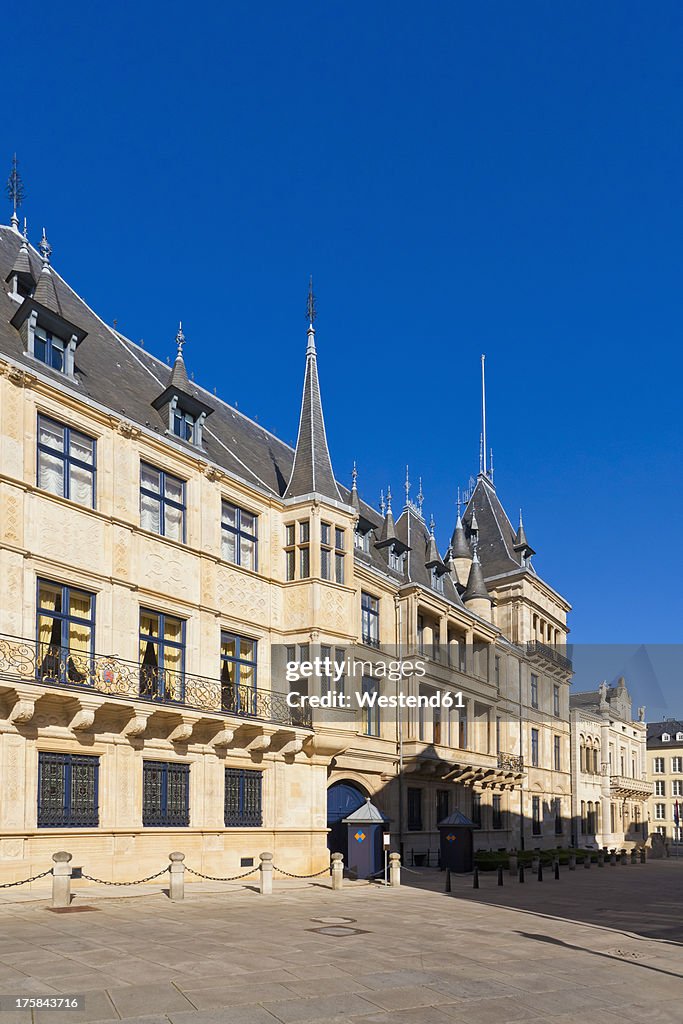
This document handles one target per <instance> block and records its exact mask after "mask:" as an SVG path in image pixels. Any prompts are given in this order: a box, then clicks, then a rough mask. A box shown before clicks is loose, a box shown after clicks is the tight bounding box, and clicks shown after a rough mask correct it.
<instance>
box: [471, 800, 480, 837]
mask: <svg viewBox="0 0 683 1024" xmlns="http://www.w3.org/2000/svg"><path fill="white" fill-rule="evenodd" d="M472 823H473V824H474V825H475V827H476V828H481V793H472Z"/></svg>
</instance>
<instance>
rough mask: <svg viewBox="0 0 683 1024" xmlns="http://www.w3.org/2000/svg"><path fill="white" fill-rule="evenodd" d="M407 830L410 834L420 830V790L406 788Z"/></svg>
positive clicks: (410, 787)
mask: <svg viewBox="0 0 683 1024" xmlns="http://www.w3.org/2000/svg"><path fill="white" fill-rule="evenodd" d="M408 828H409V829H410V831H411V832H420V831H421V830H422V790H421V789H417V788H416V787H414V786H409V787H408Z"/></svg>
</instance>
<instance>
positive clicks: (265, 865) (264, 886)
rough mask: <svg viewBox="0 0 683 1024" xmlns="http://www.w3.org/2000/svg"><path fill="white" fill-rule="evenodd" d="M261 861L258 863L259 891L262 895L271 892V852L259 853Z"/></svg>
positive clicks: (268, 894) (270, 893) (267, 894)
mask: <svg viewBox="0 0 683 1024" xmlns="http://www.w3.org/2000/svg"><path fill="white" fill-rule="evenodd" d="M259 857H260V858H261V863H260V864H259V872H260V876H259V891H260V893H261V895H262V896H272V894H273V855H272V853H260V854H259Z"/></svg>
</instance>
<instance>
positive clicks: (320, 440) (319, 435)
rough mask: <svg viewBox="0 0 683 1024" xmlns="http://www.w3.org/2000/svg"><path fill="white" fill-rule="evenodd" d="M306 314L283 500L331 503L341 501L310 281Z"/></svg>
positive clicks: (311, 283)
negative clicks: (316, 498) (316, 497)
mask: <svg viewBox="0 0 683 1024" xmlns="http://www.w3.org/2000/svg"><path fill="white" fill-rule="evenodd" d="M306 315H307V317H308V344H307V346H306V370H305V373H304V389H303V396H302V399H301V413H300V416H299V434H298V437H297V442H296V449H295V452H294V463H293V465H292V473H291V476H290V478H289V483H288V484H287V488H286V490H285V494H284V497H285V498H295V497H300V496H302V495H304V494H314V493H315V494H321V495H322V496H323V497H326V498H332V499H333V500H334V501H342V497H341V495H340V493H339V490H338V488H337V484H336V481H335V479H334V473H333V471H332V461H331V459H330V452H329V449H328V447H327V435H326V433H325V420H324V418H323V407H322V400H321V397H320V381H319V380H318V358H317V353H316V348H315V328H314V327H313V322H314V320H315V317H316V308H315V295H314V294H313V278H311V280H310V283H309V287H308V304H307V308H306Z"/></svg>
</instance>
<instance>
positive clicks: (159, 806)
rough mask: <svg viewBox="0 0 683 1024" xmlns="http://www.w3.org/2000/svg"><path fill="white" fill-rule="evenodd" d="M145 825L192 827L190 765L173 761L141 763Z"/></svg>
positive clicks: (143, 821) (143, 822)
mask: <svg viewBox="0 0 683 1024" xmlns="http://www.w3.org/2000/svg"><path fill="white" fill-rule="evenodd" d="M142 824H143V825H147V826H151V827H156V828H163V827H164V826H178V825H179V826H187V825H189V824H190V766H189V764H176V763H175V762H172V761H143V763H142Z"/></svg>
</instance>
